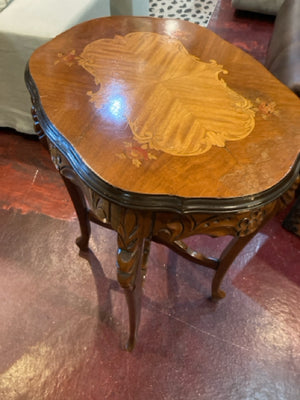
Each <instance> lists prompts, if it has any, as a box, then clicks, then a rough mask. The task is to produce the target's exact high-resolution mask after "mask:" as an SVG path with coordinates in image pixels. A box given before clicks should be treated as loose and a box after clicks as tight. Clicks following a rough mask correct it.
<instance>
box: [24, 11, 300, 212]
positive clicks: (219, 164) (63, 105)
mask: <svg viewBox="0 0 300 400" xmlns="http://www.w3.org/2000/svg"><path fill="white" fill-rule="evenodd" d="M29 74H30V76H31V77H32V79H33V81H34V82H35V85H36V86H37V87H38V91H39V96H40V105H41V107H42V110H43V111H44V112H45V114H43V115H44V116H45V120H47V121H51V123H50V124H51V128H52V132H53V135H54V136H55V135H56V136H57V134H59V135H61V140H62V141H63V140H64V139H66V143H67V144H68V145H71V147H68V146H67V145H65V146H64V148H62V150H63V151H64V149H65V152H69V153H72V151H74V154H76V155H78V156H79V157H80V162H81V161H83V162H84V165H85V169H84V170H82V171H81V175H82V176H83V175H84V176H85V178H86V179H88V180H89V184H90V185H92V186H93V187H95V188H96V187H97V186H99V185H100V186H102V188H103V189H105V191H106V193H107V195H108V196H110V197H111V199H112V200H114V201H119V202H121V203H124V204H128V196H129V197H130V201H133V202H134V204H135V205H136V206H143V207H146V208H149V209H151V208H152V207H153V208H157V207H158V203H159V204H160V205H161V204H163V206H164V207H165V208H166V209H174V210H177V211H181V210H182V207H183V208H184V209H185V210H186V211H189V210H198V211H201V210H210V207H213V208H214V209H216V210H219V211H220V210H222V209H224V206H226V204H227V205H228V209H232V208H235V209H246V208H248V207H251V205H252V204H254V203H253V200H255V199H256V200H257V204H263V203H265V202H267V201H271V200H274V199H275V198H276V197H277V196H278V194H282V193H283V192H284V191H285V190H287V188H288V187H289V185H290V184H291V183H292V181H293V180H294V179H295V177H296V175H297V173H298V172H297V171H298V168H299V167H298V166H297V157H298V156H299V149H300V102H299V99H298V98H297V97H296V96H295V95H294V94H293V93H291V92H290V91H289V90H288V89H287V88H286V87H285V86H284V85H282V84H280V83H279V82H278V81H277V80H276V79H275V78H274V77H273V76H272V75H271V74H270V73H269V72H268V71H267V70H266V69H265V68H264V67H263V66H262V65H261V64H260V63H258V62H257V61H255V60H254V59H253V58H251V57H250V56H249V55H247V54H245V53H244V52H242V51H241V50H239V49H237V48H235V47H234V46H232V45H231V44H229V43H227V42H225V41H224V40H222V39H221V38H220V37H218V36H217V35H215V34H214V33H212V32H210V31H209V30H207V29H204V28H201V27H199V26H197V25H194V24H190V23H187V22H185V21H177V20H164V21H162V20H160V19H158V20H157V19H154V18H126V19H124V18H122V17H121V18H118V17H115V18H107V19H101V20H94V21H90V22H88V23H83V24H81V25H79V26H77V27H75V28H73V29H71V30H69V31H67V32H66V33H64V34H62V35H60V36H58V37H57V38H56V39H54V40H53V41H51V42H50V43H48V44H46V45H44V46H42V47H41V48H40V49H38V50H37V51H36V52H35V53H34V54H33V56H32V57H31V60H30V63H29ZM73 166H74V167H77V168H79V167H78V163H77V162H76V157H74V160H73ZM144 195H150V196H152V197H147V199H149V201H148V200H147V199H146V198H145V197H144ZM157 195H159V196H157ZM178 197H180V200H178Z"/></svg>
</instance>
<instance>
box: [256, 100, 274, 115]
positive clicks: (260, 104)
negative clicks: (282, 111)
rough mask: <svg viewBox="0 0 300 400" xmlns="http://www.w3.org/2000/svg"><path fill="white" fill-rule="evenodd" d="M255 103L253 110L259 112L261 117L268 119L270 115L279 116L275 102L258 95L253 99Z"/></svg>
mask: <svg viewBox="0 0 300 400" xmlns="http://www.w3.org/2000/svg"><path fill="white" fill-rule="evenodd" d="M255 103H256V105H257V107H256V108H255V110H256V111H258V112H259V113H260V114H261V117H262V118H263V119H268V118H270V117H271V116H272V115H275V116H276V117H278V116H279V111H278V110H277V104H276V103H275V101H266V100H263V99H261V98H260V97H258V98H257V99H256V100H255Z"/></svg>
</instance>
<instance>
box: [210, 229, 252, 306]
mask: <svg viewBox="0 0 300 400" xmlns="http://www.w3.org/2000/svg"><path fill="white" fill-rule="evenodd" d="M255 234H256V232H254V233H252V234H250V235H248V236H244V237H235V238H233V239H232V240H231V242H230V243H229V244H228V246H227V247H226V248H225V249H224V250H223V252H222V254H221V256H220V259H219V266H218V268H217V270H216V273H215V276H214V278H213V281H212V299H213V300H219V299H222V298H224V297H225V296H226V293H225V292H224V291H223V290H221V289H220V285H221V283H222V280H223V278H224V276H225V274H226V272H227V271H228V269H229V267H230V266H231V264H232V263H233V261H234V260H235V258H236V257H237V255H238V254H239V252H240V251H241V250H243V248H244V247H245V246H246V244H247V243H248V242H249V241H250V240H251V239H252V238H253V236H255Z"/></svg>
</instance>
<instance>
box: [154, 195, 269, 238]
mask: <svg viewBox="0 0 300 400" xmlns="http://www.w3.org/2000/svg"><path fill="white" fill-rule="evenodd" d="M274 208H275V203H274V202H273V203H270V204H268V205H266V206H264V207H261V208H259V209H257V210H254V211H247V212H243V213H236V214H230V215H224V216H222V215H218V216H216V215H208V214H191V215H185V216H180V215H179V216H174V214H172V215H170V214H169V215H168V214H164V215H162V216H160V217H159V218H156V221H157V223H156V225H155V227H154V232H153V236H155V237H158V238H161V239H162V240H164V241H166V242H171V243H173V242H175V241H178V240H181V239H184V238H186V237H189V236H192V235H197V234H204V235H209V236H212V237H218V236H225V235H231V236H237V237H244V236H247V235H250V234H251V233H253V232H255V231H256V230H258V229H259V227H260V226H261V225H262V223H263V221H264V219H265V218H266V216H267V215H269V214H271V213H272V212H273V210H274Z"/></svg>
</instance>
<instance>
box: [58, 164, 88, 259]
mask: <svg viewBox="0 0 300 400" xmlns="http://www.w3.org/2000/svg"><path fill="white" fill-rule="evenodd" d="M60 172H61V177H62V179H63V181H64V183H65V185H66V188H67V190H68V192H69V195H70V197H71V200H72V202H73V205H74V208H75V211H76V214H77V217H78V221H79V225H80V231H81V236H80V237H79V238H77V239H76V244H77V246H78V247H79V248H80V250H82V251H88V248H89V246H88V245H89V238H90V235H91V225H90V220H89V215H88V209H87V205H86V201H85V198H84V195H83V193H82V190H81V189H80V187H79V186H78V185H76V183H74V177H73V172H72V171H71V170H68V171H67V170H66V169H62V170H61V171H60Z"/></svg>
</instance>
